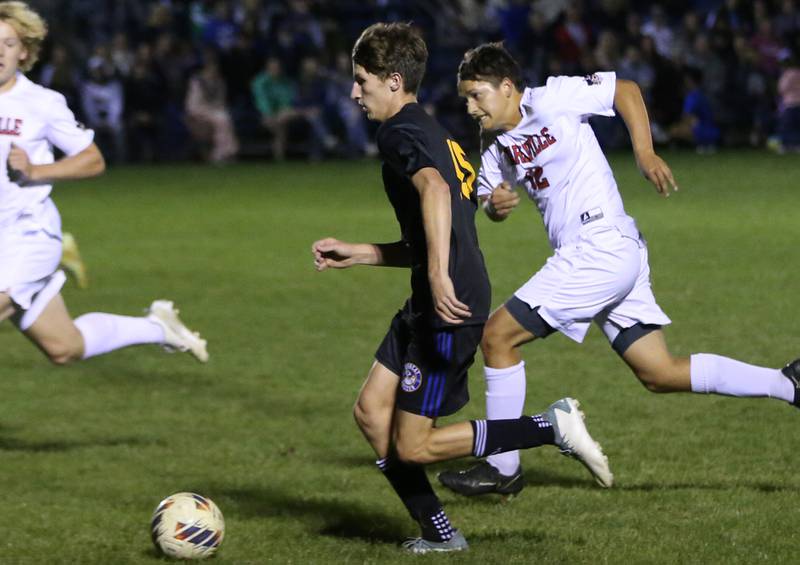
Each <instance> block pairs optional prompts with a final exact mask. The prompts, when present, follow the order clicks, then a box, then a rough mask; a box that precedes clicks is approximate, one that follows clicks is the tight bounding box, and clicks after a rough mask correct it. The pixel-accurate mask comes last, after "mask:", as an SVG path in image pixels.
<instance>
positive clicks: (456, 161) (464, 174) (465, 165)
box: [447, 139, 475, 199]
mask: <svg viewBox="0 0 800 565" xmlns="http://www.w3.org/2000/svg"><path fill="white" fill-rule="evenodd" d="M447 147H449V148H450V156H451V157H452V158H453V167H455V169H456V176H457V177H458V180H459V181H460V182H461V197H462V198H466V199H469V197H470V196H471V195H472V191H473V190H474V186H473V185H474V184H475V169H473V168H472V165H471V164H470V162H469V161H467V156H466V155H465V154H464V150H463V149H461V146H460V145H459V144H458V143H457V142H455V141H453V140H452V139H448V140H447Z"/></svg>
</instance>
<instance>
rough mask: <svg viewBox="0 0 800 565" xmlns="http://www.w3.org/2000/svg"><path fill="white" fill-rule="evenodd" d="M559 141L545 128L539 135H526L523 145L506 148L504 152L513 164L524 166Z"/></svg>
mask: <svg viewBox="0 0 800 565" xmlns="http://www.w3.org/2000/svg"><path fill="white" fill-rule="evenodd" d="M557 141H558V140H557V139H556V138H555V137H553V136H552V135H551V134H550V132H549V130H548V128H546V127H544V128H542V129H541V131H540V132H539V133H534V134H533V135H526V136H525V141H524V142H523V143H522V144H520V145H511V146H509V147H505V148H504V150H505V152H506V155H507V156H508V158H509V159H510V160H511V162H512V163H514V164H516V165H522V164H525V163H531V162H532V161H533V159H534V158H535V157H536V156H537V155H538V154H539V153H541V152H542V151H544V150H545V149H547V148H548V147H550V146H551V145H553V144H554V143H556V142H557Z"/></svg>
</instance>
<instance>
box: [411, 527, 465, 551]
mask: <svg viewBox="0 0 800 565" xmlns="http://www.w3.org/2000/svg"><path fill="white" fill-rule="evenodd" d="M402 547H403V550H404V551H407V552H408V553H417V554H419V553H444V552H448V551H464V550H465V549H469V544H468V543H467V540H466V539H465V538H464V534H462V533H461V532H460V531H458V530H455V531H454V532H453V537H451V538H450V539H449V540H447V541H428V540H426V539H424V538H411V539H407V540H406V541H404V542H403V546H402Z"/></svg>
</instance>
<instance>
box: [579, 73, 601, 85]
mask: <svg viewBox="0 0 800 565" xmlns="http://www.w3.org/2000/svg"><path fill="white" fill-rule="evenodd" d="M583 80H585V81H586V84H588V85H589V86H592V85H593V84H600V83H601V82H603V79H602V78H601V77H600V75H598V74H597V73H592V74H590V75H586V76H585V77H583Z"/></svg>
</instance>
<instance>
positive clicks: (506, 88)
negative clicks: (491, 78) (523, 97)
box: [500, 77, 514, 98]
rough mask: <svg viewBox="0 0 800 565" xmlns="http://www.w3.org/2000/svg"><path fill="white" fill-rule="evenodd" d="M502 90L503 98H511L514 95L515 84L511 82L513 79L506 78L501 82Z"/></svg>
mask: <svg viewBox="0 0 800 565" xmlns="http://www.w3.org/2000/svg"><path fill="white" fill-rule="evenodd" d="M500 90H501V91H502V93H503V96H505V97H506V98H509V97H510V96H511V95H512V94H513V93H514V83H513V82H511V79H509V78H508V77H506V78H504V79H503V80H502V81H501V82H500Z"/></svg>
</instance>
